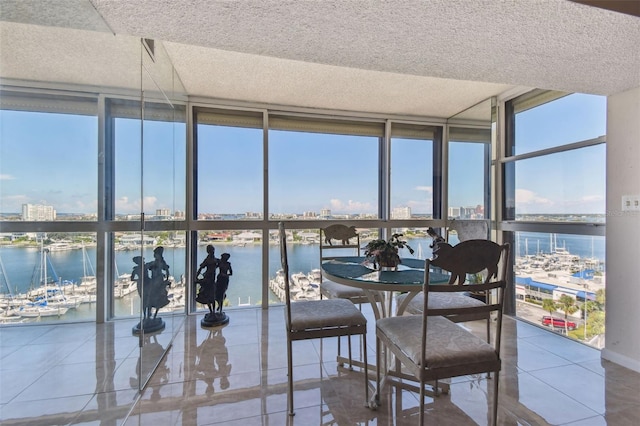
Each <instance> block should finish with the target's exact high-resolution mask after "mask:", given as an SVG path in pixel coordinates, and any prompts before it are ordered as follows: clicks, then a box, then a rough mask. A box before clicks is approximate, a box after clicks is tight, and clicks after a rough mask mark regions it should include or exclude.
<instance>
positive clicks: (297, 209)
mask: <svg viewBox="0 0 640 426" xmlns="http://www.w3.org/2000/svg"><path fill="white" fill-rule="evenodd" d="M378 144H379V138H377V137H373V136H354V135H337V134H327V133H306V132H294V131H280V130H270V131H269V214H270V217H271V218H272V219H277V218H302V217H323V218H329V217H333V218H377V217H378Z"/></svg>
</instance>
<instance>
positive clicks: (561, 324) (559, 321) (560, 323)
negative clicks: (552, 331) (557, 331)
mask: <svg viewBox="0 0 640 426" xmlns="http://www.w3.org/2000/svg"><path fill="white" fill-rule="evenodd" d="M552 321H553V326H554V327H558V328H565V321H566V323H567V328H568V329H569V330H575V329H576V328H577V327H578V326H577V324H576V323H575V322H573V321H567V320H565V319H564V318H552V317H550V316H549V315H545V316H543V317H542V325H546V326H547V327H550V326H551V322H552Z"/></svg>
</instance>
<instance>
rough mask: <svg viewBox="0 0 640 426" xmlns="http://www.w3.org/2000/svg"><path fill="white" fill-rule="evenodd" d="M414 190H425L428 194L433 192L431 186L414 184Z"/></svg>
mask: <svg viewBox="0 0 640 426" xmlns="http://www.w3.org/2000/svg"><path fill="white" fill-rule="evenodd" d="M415 189H416V191H426V192H428V193H429V194H433V186H416V188H415Z"/></svg>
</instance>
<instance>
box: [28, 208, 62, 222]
mask: <svg viewBox="0 0 640 426" xmlns="http://www.w3.org/2000/svg"><path fill="white" fill-rule="evenodd" d="M22 220H25V221H48V220H56V211H55V210H54V209H53V206H47V205H44V204H23V205H22Z"/></svg>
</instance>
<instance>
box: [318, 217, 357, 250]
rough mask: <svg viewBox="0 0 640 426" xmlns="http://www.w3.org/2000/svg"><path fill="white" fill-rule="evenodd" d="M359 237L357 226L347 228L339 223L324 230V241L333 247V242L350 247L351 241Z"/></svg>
mask: <svg viewBox="0 0 640 426" xmlns="http://www.w3.org/2000/svg"><path fill="white" fill-rule="evenodd" d="M357 236H358V233H357V232H356V227H355V226H346V225H341V224H339V223H337V224H334V225H329V226H327V227H326V228H324V241H325V243H327V244H329V245H330V246H331V245H333V244H331V240H340V241H342V245H343V246H344V245H348V244H349V239H350V238H353V237H357Z"/></svg>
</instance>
